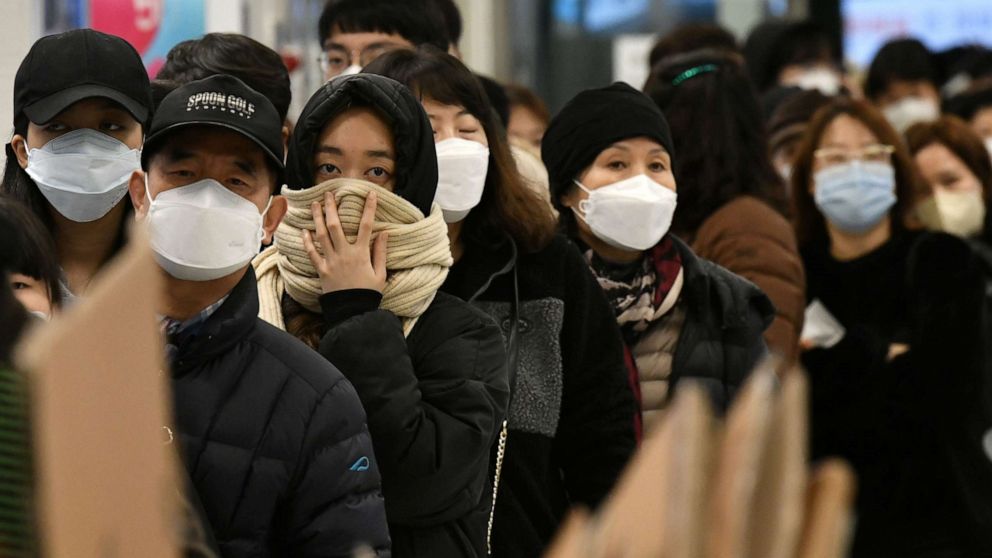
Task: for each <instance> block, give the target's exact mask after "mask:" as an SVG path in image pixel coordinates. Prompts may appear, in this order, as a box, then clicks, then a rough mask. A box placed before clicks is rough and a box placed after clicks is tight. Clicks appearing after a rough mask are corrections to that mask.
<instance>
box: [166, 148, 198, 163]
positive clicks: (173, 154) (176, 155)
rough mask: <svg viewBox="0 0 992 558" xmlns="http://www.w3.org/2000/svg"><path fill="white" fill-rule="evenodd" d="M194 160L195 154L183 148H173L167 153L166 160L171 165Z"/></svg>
mask: <svg viewBox="0 0 992 558" xmlns="http://www.w3.org/2000/svg"><path fill="white" fill-rule="evenodd" d="M192 158H193V152H192V151H190V150H188V149H183V148H182V147H172V148H170V149H168V150H166V151H165V159H166V160H167V161H168V162H170V163H178V162H180V161H185V160H187V159H192Z"/></svg>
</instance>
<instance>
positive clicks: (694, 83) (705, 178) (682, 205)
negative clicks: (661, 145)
mask: <svg viewBox="0 0 992 558" xmlns="http://www.w3.org/2000/svg"><path fill="white" fill-rule="evenodd" d="M644 92H645V93H646V94H647V95H648V96H649V97H651V98H652V99H653V100H654V102H655V103H657V104H658V106H659V107H660V108H661V110H662V112H664V113H665V117H666V118H667V119H668V124H669V126H670V127H671V131H672V139H673V141H674V143H675V151H676V153H678V154H679V156H678V158H677V159H676V160H675V162H674V171H675V179H676V180H677V181H678V185H679V209H678V211H676V212H675V219H674V221H673V223H672V230H673V231H674V232H675V233H676V234H678V235H680V236H684V237H686V238H689V239H691V238H692V237H693V236H694V235H695V233H696V231H697V230H698V229H699V227H700V225H702V223H703V221H705V220H706V219H707V218H708V217H709V216H710V215H712V214H713V213H714V212H715V211H716V210H717V209H719V208H720V207H721V206H723V205H724V204H726V203H727V202H729V201H731V200H733V199H734V198H737V197H738V196H742V195H750V196H754V197H756V198H758V199H760V200H762V201H764V202H766V203H768V204H769V205H770V206H772V207H773V208H774V209H776V210H777V211H779V212H780V213H782V214H783V215H784V216H787V213H788V212H787V205H786V197H785V185H784V184H783V182H782V179H781V178H780V177H779V175H778V173H777V172H775V168H774V167H773V166H772V163H771V159H770V157H769V155H768V138H767V133H766V132H765V123H764V120H763V119H762V113H761V107H760V104H759V102H758V94H757V91H755V88H754V85H752V83H751V80H750V79H749V78H748V75H747V72H746V71H745V68H744V64H743V60H742V59H741V57H740V56H739V55H736V54H734V53H730V52H724V51H717V50H703V51H697V52H692V53H688V54H684V55H677V56H672V57H669V58H667V59H664V60H662V61H661V62H660V63H659V64H658V65H657V66H656V67H655V68H654V69H653V70H652V72H651V77H650V78H648V82H647V84H646V85H645V86H644Z"/></svg>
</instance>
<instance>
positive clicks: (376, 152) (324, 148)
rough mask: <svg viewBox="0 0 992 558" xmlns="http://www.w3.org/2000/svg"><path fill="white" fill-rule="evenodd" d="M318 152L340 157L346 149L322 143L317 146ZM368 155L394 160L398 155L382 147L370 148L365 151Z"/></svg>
mask: <svg viewBox="0 0 992 558" xmlns="http://www.w3.org/2000/svg"><path fill="white" fill-rule="evenodd" d="M317 153H327V154H328V155H337V156H339V157H344V151H342V150H341V148H339V147H334V146H333V145H321V146H318V147H317ZM365 156H366V157H373V158H376V159H389V160H390V161H393V160H395V159H396V157H394V156H393V154H392V153H390V152H389V151H385V150H381V149H370V150H368V151H366V152H365Z"/></svg>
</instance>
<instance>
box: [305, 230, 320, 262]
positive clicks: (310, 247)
mask: <svg viewBox="0 0 992 558" xmlns="http://www.w3.org/2000/svg"><path fill="white" fill-rule="evenodd" d="M302 236H303V248H304V249H306V251H307V256H310V263H312V264H313V266H314V267H318V266H320V264H321V261H322V258H321V256H320V252H318V251H317V247H316V246H315V245H314V243H313V237H312V236H310V231H308V230H304V231H303V234H302Z"/></svg>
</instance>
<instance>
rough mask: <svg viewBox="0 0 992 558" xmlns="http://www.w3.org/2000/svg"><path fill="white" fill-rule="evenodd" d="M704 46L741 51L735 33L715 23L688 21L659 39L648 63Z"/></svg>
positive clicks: (653, 63) (652, 63)
mask: <svg viewBox="0 0 992 558" xmlns="http://www.w3.org/2000/svg"><path fill="white" fill-rule="evenodd" d="M704 48H713V49H723V50H727V51H730V52H740V45H738V44H737V38H736V37H734V35H733V33H731V32H730V31H727V30H726V29H725V28H723V27H721V26H719V25H716V24H714V23H687V24H684V25H680V26H678V27H676V28H675V29H673V30H671V31H669V32H668V33H666V34H665V35H664V36H663V37H661V38H660V39H658V42H656V43H655V44H654V47H652V48H651V54H650V55H649V56H648V64H650V66H652V67H653V66H654V65H655V64H657V63H658V62H660V61H661V60H663V59H665V58H667V57H669V56H674V55H676V54H685V53H687V52H692V51H694V50H700V49H704Z"/></svg>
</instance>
